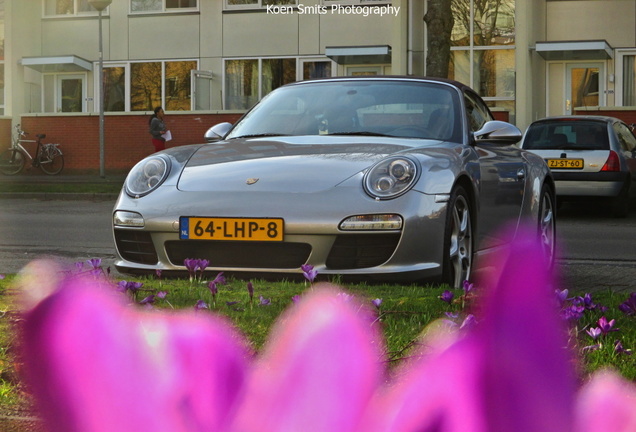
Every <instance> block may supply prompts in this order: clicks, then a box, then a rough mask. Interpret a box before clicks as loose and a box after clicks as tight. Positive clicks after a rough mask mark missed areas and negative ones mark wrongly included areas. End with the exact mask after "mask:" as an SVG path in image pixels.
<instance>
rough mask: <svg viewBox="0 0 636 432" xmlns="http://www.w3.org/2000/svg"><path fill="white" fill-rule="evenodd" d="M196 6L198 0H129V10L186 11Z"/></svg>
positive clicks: (195, 8)
mask: <svg viewBox="0 0 636 432" xmlns="http://www.w3.org/2000/svg"><path fill="white" fill-rule="evenodd" d="M198 7H199V5H198V0H130V11H131V12H182V11H183V12H187V11H192V10H198Z"/></svg>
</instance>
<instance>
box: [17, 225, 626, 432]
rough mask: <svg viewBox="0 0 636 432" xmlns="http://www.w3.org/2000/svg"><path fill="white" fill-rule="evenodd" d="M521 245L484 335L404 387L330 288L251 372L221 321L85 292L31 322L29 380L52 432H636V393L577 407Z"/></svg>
mask: <svg viewBox="0 0 636 432" xmlns="http://www.w3.org/2000/svg"><path fill="white" fill-rule="evenodd" d="M521 231H522V232H521V234H519V236H518V238H517V240H516V241H515V242H514V244H513V246H512V248H511V249H510V251H512V252H514V253H512V252H510V253H503V254H502V255H500V256H499V257H498V258H497V260H496V261H495V262H494V263H491V264H492V265H490V266H489V267H490V268H495V269H498V270H496V274H490V275H489V276H488V277H487V278H486V279H485V280H483V281H479V287H481V288H480V290H482V292H483V298H481V299H480V301H481V303H479V304H478V305H477V307H476V309H475V311H476V312H475V313H476V314H478V316H479V322H478V323H477V324H475V325H474V326H471V328H469V329H465V330H464V331H462V332H461V333H458V332H457V331H455V330H452V329H450V328H449V327H448V326H444V325H440V324H432V325H431V329H430V330H429V331H428V332H427V336H426V339H425V340H424V341H423V342H425V343H422V344H418V345H419V346H425V347H426V349H424V350H423V351H422V352H420V353H415V354H417V355H415V356H414V360H412V361H409V362H405V363H404V365H403V367H402V368H400V369H398V370H397V371H396V372H395V373H394V375H393V376H392V377H391V378H389V377H388V376H387V375H386V371H385V370H384V369H383V364H384V362H383V360H384V359H383V358H382V356H381V353H382V352H383V343H382V340H381V337H380V333H379V330H378V327H377V320H374V314H377V312H373V311H370V310H369V309H370V306H371V305H369V303H368V301H367V302H366V307H365V304H364V303H363V302H359V301H358V299H356V298H354V297H353V296H350V295H345V294H343V293H339V292H337V291H335V290H333V289H326V288H325V286H324V285H323V286H317V287H314V290H312V292H309V293H307V294H306V295H304V296H303V299H302V301H300V302H299V303H298V304H296V305H294V307H292V308H290V309H289V310H288V311H287V312H286V313H285V314H284V315H283V316H282V317H281V319H280V320H279V321H278V323H277V324H276V326H275V328H274V329H273V331H272V335H271V337H270V339H269V342H268V343H267V344H266V347H265V348H264V350H263V352H262V353H261V354H260V356H259V357H258V358H256V359H252V358H251V357H250V356H249V354H248V352H247V350H246V348H245V347H244V344H243V343H242V341H241V339H240V337H239V336H238V335H237V334H236V333H235V332H234V331H233V330H232V328H231V327H230V326H229V325H228V324H227V323H226V322H225V321H223V320H220V319H218V318H214V317H212V316H210V314H209V313H204V314H194V313H189V314H188V313H183V314H166V313H161V312H157V311H155V312H153V313H147V312H144V311H141V310H139V309H135V308H132V307H130V306H126V305H124V304H123V303H122V301H121V299H120V298H118V297H115V294H113V293H112V290H111V292H110V293H109V292H107V291H106V290H103V289H101V288H100V287H99V286H98V285H96V283H95V282H94V281H93V280H79V279H75V280H65V281H63V282H62V283H61V285H62V288H61V289H59V290H58V291H56V292H54V293H53V294H51V295H50V296H49V297H48V298H46V299H44V300H43V301H41V302H40V303H39V304H38V305H37V306H36V307H35V308H34V309H32V310H31V311H29V312H27V313H26V314H25V319H26V321H25V328H24V339H23V342H24V354H25V358H26V367H25V368H26V372H27V377H28V381H29V383H30V385H31V388H32V389H33V392H34V394H35V395H36V396H37V399H38V401H39V404H40V407H41V412H42V415H43V417H44V419H45V420H46V422H47V425H48V426H49V429H50V430H51V431H53V432H57V431H60V432H61V431H64V432H101V431H113V430H116V431H118V432H127V431H153V432H154V431H158V432H162V431H166V432H168V431H169V432H180V431H184V432H186V431H187V432H198V431H223V432H225V431H228V432H260V431H263V432H270V431H276V432H280V431H283V432H284V431H290V432H295V431H312V432H313V431H318V432H322V431H324V432H341V431H342V432H348V431H365V432H366V431H369V432H410V431H413V432H415V431H444V432H460V431H461V432H466V431H468V432H509V431H515V432H535V431H536V432H539V431H541V432H543V431H560V432H561V431H565V432H567V431H577V432H579V431H581V432H588V431H589V432H591V431H598V430H611V431H613V432H623V431H624V432H627V431H633V430H636V411H635V410H634V409H633V407H634V401H635V400H636V389H635V388H634V385H633V384H629V383H627V382H625V381H624V380H622V379H621V378H619V377H617V376H616V375H614V374H611V373H609V372H607V373H603V374H598V375H596V376H594V377H593V378H592V379H591V380H590V382H589V383H588V384H587V385H585V387H583V389H582V390H581V391H580V392H578V393H577V381H576V378H575V374H574V368H573V359H572V356H571V354H570V353H569V352H568V351H567V349H566V348H565V347H566V346H567V334H566V329H565V327H564V325H565V323H564V322H563V321H562V320H561V319H560V317H559V315H558V313H557V310H556V306H555V304H554V284H553V281H552V280H551V278H550V276H549V272H548V270H547V269H546V265H545V263H544V262H543V261H542V258H541V247H540V245H539V244H538V243H537V242H536V241H535V233H534V231H531V232H523V230H521ZM31 283H33V279H31Z"/></svg>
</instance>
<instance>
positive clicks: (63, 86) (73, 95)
mask: <svg viewBox="0 0 636 432" xmlns="http://www.w3.org/2000/svg"><path fill="white" fill-rule="evenodd" d="M85 87H86V85H85V80H84V75H58V81H57V112H84V111H86V98H85V96H84V93H85V92H86V89H85Z"/></svg>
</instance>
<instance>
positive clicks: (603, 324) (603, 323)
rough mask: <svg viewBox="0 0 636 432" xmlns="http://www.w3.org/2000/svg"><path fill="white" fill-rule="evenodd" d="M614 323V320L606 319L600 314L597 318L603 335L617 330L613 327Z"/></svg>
mask: <svg viewBox="0 0 636 432" xmlns="http://www.w3.org/2000/svg"><path fill="white" fill-rule="evenodd" d="M614 324H616V320H611V321H607V318H605V317H604V316H602V317H601V318H599V320H598V326H599V328H600V329H601V332H602V333H603V334H604V335H605V334H608V333H611V332H615V331H618V330H619V329H617V328H614Z"/></svg>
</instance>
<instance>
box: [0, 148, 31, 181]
mask: <svg viewBox="0 0 636 432" xmlns="http://www.w3.org/2000/svg"><path fill="white" fill-rule="evenodd" d="M25 161H26V158H25V157H24V154H22V152H21V151H20V150H16V149H8V150H5V151H3V152H2V153H1V154H0V172H1V173H2V174H4V175H15V174H17V173H19V172H20V171H22V168H24V163H25Z"/></svg>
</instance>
